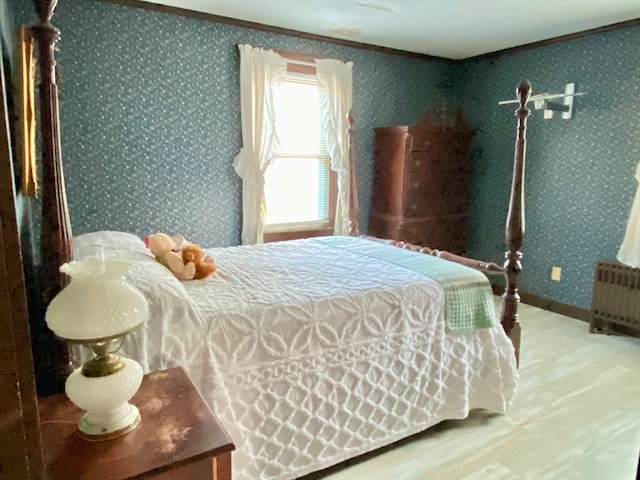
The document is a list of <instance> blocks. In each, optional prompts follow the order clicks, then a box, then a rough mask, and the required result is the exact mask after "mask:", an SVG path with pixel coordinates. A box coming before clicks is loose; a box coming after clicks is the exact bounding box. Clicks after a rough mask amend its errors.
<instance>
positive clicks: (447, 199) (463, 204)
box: [403, 192, 468, 217]
mask: <svg viewBox="0 0 640 480" xmlns="http://www.w3.org/2000/svg"><path fill="white" fill-rule="evenodd" d="M467 210H468V200H467V195H466V194H464V193H460V194H457V195H438V194H431V193H422V192H409V193H408V194H407V195H406V196H405V202H404V208H403V214H404V215H405V216H407V217H420V216H425V215H435V214H442V215H449V214H466V213H467Z"/></svg>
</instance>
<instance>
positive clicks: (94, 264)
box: [46, 257, 149, 342]
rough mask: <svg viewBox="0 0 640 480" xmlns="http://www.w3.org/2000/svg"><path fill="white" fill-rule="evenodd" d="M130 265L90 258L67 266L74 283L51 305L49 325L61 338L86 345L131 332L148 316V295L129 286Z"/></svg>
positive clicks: (48, 317)
mask: <svg viewBox="0 0 640 480" xmlns="http://www.w3.org/2000/svg"><path fill="white" fill-rule="evenodd" d="M129 266H130V264H129V262H126V261H123V260H118V259H114V258H107V259H104V260H103V259H100V258H98V257H88V258H86V259H84V260H82V261H79V262H76V261H74V262H70V263H65V264H64V265H62V267H60V271H61V272H63V273H66V274H67V275H69V276H70V277H71V282H70V283H69V285H67V287H66V288H64V289H63V290H62V291H61V292H60V293H59V294H58V295H57V296H56V297H55V298H54V299H53V300H52V301H51V303H50V304H49V307H48V308H47V314H46V322H47V325H48V326H49V328H50V329H51V330H53V332H54V333H55V334H56V335H57V336H58V337H60V338H63V339H66V340H70V341H76V342H85V341H89V340H94V341H95V340H98V339H105V338H112V337H115V336H120V335H123V334H126V333H127V332H130V331H131V330H133V329H135V328H136V327H138V326H140V325H141V324H142V323H144V322H145V321H146V319H147V317H148V316H149V306H148V303H147V300H146V298H145V296H144V295H143V294H142V293H141V292H140V291H139V290H138V289H136V288H135V287H134V286H133V285H131V284H129V283H127V282H126V281H125V279H124V274H125V273H126V272H127V271H128V270H129Z"/></svg>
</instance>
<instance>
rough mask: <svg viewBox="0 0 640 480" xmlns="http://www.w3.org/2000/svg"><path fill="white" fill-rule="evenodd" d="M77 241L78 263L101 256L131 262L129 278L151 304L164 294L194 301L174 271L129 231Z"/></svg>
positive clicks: (87, 235)
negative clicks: (91, 257)
mask: <svg viewBox="0 0 640 480" xmlns="http://www.w3.org/2000/svg"><path fill="white" fill-rule="evenodd" d="M73 241H74V244H73V250H74V259H75V260H81V259H82V258H85V257H87V256H91V255H97V254H99V253H101V254H102V255H103V256H104V257H113V258H118V259H120V260H126V261H128V262H130V263H131V267H130V269H129V271H128V272H127V274H126V278H127V280H128V281H130V282H131V283H132V284H133V285H135V286H136V287H138V288H139V289H140V290H141V291H142V292H143V293H144V294H145V296H147V299H148V300H149V301H150V302H153V301H154V297H158V296H162V295H169V296H170V297H173V298H179V299H182V301H187V302H189V301H190V299H189V296H188V295H187V292H186V290H185V288H184V285H182V282H181V281H180V280H178V279H177V278H176V277H175V275H174V274H173V273H172V272H171V270H169V269H168V268H167V267H165V266H164V265H162V264H160V263H159V262H157V261H156V258H155V256H154V255H153V254H152V253H151V251H150V250H149V249H148V248H147V247H146V246H145V244H144V241H143V240H142V239H141V238H139V237H137V236H135V235H133V234H131V233H127V232H117V231H111V230H102V231H98V232H91V233H85V234H82V235H78V236H77V237H74V240H73Z"/></svg>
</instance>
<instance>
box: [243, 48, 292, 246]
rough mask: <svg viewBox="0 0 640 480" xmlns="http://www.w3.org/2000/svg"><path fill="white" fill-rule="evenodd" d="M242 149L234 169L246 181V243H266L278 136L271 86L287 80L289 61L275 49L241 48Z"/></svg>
mask: <svg viewBox="0 0 640 480" xmlns="http://www.w3.org/2000/svg"><path fill="white" fill-rule="evenodd" d="M238 49H239V50H240V109H241V112H240V113H241V116H242V148H240V152H239V153H238V155H237V156H236V158H235V160H234V161H233V168H234V169H235V170H236V173H237V174H238V175H239V176H240V178H242V243H243V245H248V244H253V243H262V242H263V232H264V221H265V217H266V206H265V200H264V172H265V171H266V169H267V167H268V166H269V165H270V164H271V163H272V162H273V160H274V158H275V155H276V152H277V149H278V137H277V135H276V132H275V128H274V117H275V113H274V112H275V111H274V107H273V95H272V93H271V86H272V85H273V84H274V83H280V82H282V81H283V80H284V79H285V75H286V73H287V61H286V60H285V59H284V58H282V57H281V56H280V55H278V54H277V53H275V52H274V51H273V50H264V49H262V48H254V47H252V46H251V45H238Z"/></svg>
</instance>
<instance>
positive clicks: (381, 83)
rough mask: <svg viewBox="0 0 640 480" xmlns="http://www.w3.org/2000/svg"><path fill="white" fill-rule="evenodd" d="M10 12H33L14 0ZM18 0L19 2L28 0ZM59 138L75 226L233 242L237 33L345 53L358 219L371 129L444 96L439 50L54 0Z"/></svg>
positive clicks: (236, 219) (278, 44)
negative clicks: (429, 56)
mask: <svg viewBox="0 0 640 480" xmlns="http://www.w3.org/2000/svg"><path fill="white" fill-rule="evenodd" d="M20 3H21V4H22V5H21V6H16V9H17V10H18V9H19V8H22V10H20V11H21V13H22V18H23V20H22V21H23V22H33V21H34V20H35V19H34V17H33V13H32V12H31V11H25V10H24V9H25V8H27V7H28V5H27V6H25V5H24V3H26V2H20ZM28 3H30V2H28ZM54 24H55V25H56V26H57V27H58V28H59V29H60V30H61V32H62V39H61V41H60V43H59V47H60V48H59V50H60V51H59V53H58V54H57V59H58V63H59V65H60V75H61V85H60V110H61V122H62V130H61V137H62V150H63V158H64V168H65V175H66V180H67V196H68V201H69V208H70V214H71V223H72V228H73V231H74V234H80V233H84V232H88V231H93V230H98V229H117V230H124V231H128V232H131V233H134V234H137V235H140V236H144V235H147V234H149V233H151V232H155V231H166V232H171V233H182V234H184V235H185V236H186V237H187V238H189V239H191V240H193V241H195V242H198V243H201V244H203V245H207V246H226V245H234V244H238V243H239V242H240V230H241V181H240V179H239V177H238V176H237V175H236V173H235V171H234V170H233V168H232V162H233V159H234V157H235V155H236V154H237V153H238V150H239V148H240V139H241V136H240V96H239V55H238V51H237V47H236V45H237V44H239V43H249V44H252V45H254V46H261V47H266V48H277V49H284V50H292V51H301V52H308V53H314V54H318V55H324V56H330V57H334V58H339V59H342V60H345V61H352V62H353V63H354V69H353V83H354V86H353V89H354V98H353V102H354V109H355V112H356V144H355V150H356V153H357V164H356V169H357V172H358V175H359V177H358V187H359V197H360V204H361V206H362V207H361V208H362V211H361V216H360V218H361V224H362V227H363V228H364V229H366V221H367V219H368V216H369V205H370V195H371V183H372V180H373V163H372V156H373V153H372V150H373V146H372V144H373V128H374V127H379V126H385V125H391V124H406V123H414V122H415V121H416V120H417V119H418V118H419V117H420V114H421V113H422V111H423V110H424V109H425V108H426V107H427V106H429V105H431V104H432V103H434V102H440V101H442V99H443V98H444V97H445V95H446V91H447V85H444V86H443V87H439V86H438V85H439V84H441V83H443V82H442V79H443V78H444V76H445V74H446V73H447V71H448V64H447V62H444V61H443V62H424V61H423V60H421V59H413V58H408V57H403V56H398V55H390V54H380V53H375V52H371V51H366V50H362V49H357V48H349V47H344V46H339V45H334V44H328V43H323V42H315V41H310V40H304V39H300V38H296V37H291V36H286V35H278V34H273V33H267V32H262V31H257V30H252V29H246V28H240V27H235V26H230V25H224V24H217V23H211V22H207V21H202V20H195V19H192V18H184V17H178V16H173V15H168V14H163V13H159V12H154V11H149V10H142V9H136V8H130V7H125V6H121V5H116V4H111V3H107V2H100V1H96V0H64V1H62V2H60V3H59V5H58V8H57V11H56V14H55V17H54Z"/></svg>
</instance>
